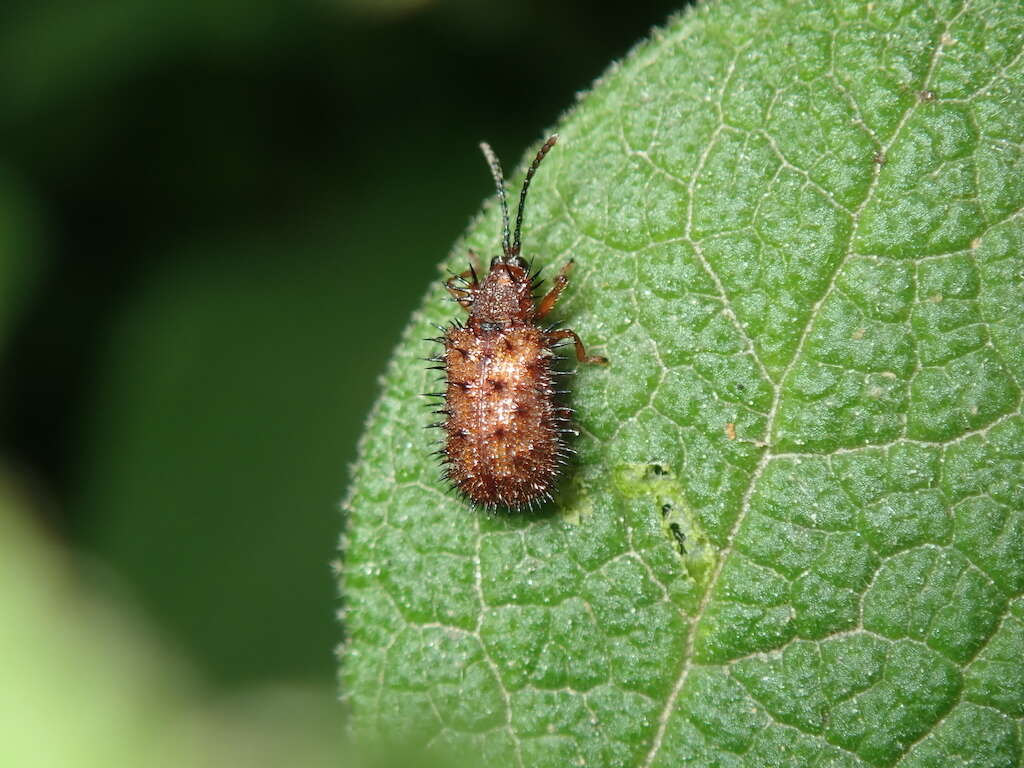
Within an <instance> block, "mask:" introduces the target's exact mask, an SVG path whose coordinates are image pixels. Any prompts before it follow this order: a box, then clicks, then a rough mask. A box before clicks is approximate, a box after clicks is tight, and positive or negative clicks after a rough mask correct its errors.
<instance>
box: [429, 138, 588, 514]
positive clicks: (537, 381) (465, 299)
mask: <svg viewBox="0 0 1024 768" xmlns="http://www.w3.org/2000/svg"><path fill="white" fill-rule="evenodd" d="M557 140H558V135H557V134H555V135H554V136H552V137H551V138H549V139H548V140H547V141H546V142H544V146H542V147H541V148H540V151H539V152H538V153H537V156H536V157H535V158H534V160H533V163H532V164H531V165H530V168H529V170H528V171H527V173H526V179H525V180H524V181H523V188H522V191H521V192H520V194H519V210H518V211H517V213H516V226H515V237H514V239H512V240H511V242H510V238H509V234H510V232H509V215H508V202H507V200H506V197H505V180H504V176H503V174H502V171H501V164H500V163H499V162H498V158H497V157H496V156H495V154H494V152H493V151H492V150H491V148H490V147H489V146H488V145H487V144H481V145H480V147H481V149H483V152H484V155H485V156H486V158H487V161H488V164H489V165H490V167H491V173H492V174H493V175H494V182H495V185H496V186H497V188H498V198H499V200H500V201H501V212H502V223H503V238H502V253H501V255H499V256H495V257H494V258H493V259H492V260H491V265H490V268H489V269H488V271H487V274H486V275H485V276H484V278H483V280H481V279H480V278H479V276H478V269H479V259H478V257H477V255H476V254H475V253H473V252H472V251H470V256H471V259H472V261H471V266H470V268H469V269H468V270H466V271H465V272H463V273H462V274H460V275H454V276H452V277H451V278H449V279H448V280H447V281H446V282H445V288H446V289H447V290H448V292H449V293H450V294H451V295H452V296H453V297H454V300H455V301H456V302H458V303H459V304H460V305H461V306H462V307H464V308H465V309H466V310H467V312H468V313H469V318H468V319H467V320H466V322H465V324H460V323H458V322H455V323H453V324H452V325H451V326H450V327H448V328H446V329H443V330H444V335H443V336H441V337H439V338H438V339H434V341H438V342H440V343H441V344H442V345H443V346H444V351H443V353H442V354H441V355H439V356H437V357H434V358H430V360H432V361H434V362H436V363H439V365H437V366H435V368H437V369H438V370H443V371H444V374H445V378H446V381H447V385H446V388H445V391H444V392H438V393H433V394H434V395H437V396H441V397H443V398H444V404H443V405H442V407H441V408H440V409H439V410H438V411H437V412H438V413H440V414H442V415H443V416H444V417H445V418H444V420H443V421H439V422H438V423H437V424H433V425H431V426H435V427H439V428H441V429H442V430H444V432H445V444H444V447H443V448H442V449H441V450H440V451H439V452H438V453H439V454H440V455H441V456H442V458H443V461H444V463H445V464H447V468H446V470H445V479H447V480H448V481H449V482H450V483H451V484H452V487H453V488H457V489H458V490H459V491H461V492H462V493H463V494H464V495H465V496H466V498H468V499H469V500H470V501H472V502H474V503H476V504H479V505H480V506H483V507H486V508H496V507H508V508H510V509H519V508H521V507H532V506H533V505H534V504H535V503H539V502H541V501H542V500H544V499H551V498H552V490H553V488H554V486H555V482H556V481H557V479H558V474H559V471H560V470H561V467H562V466H563V465H564V464H565V462H566V459H567V456H568V454H569V453H571V450H572V449H571V448H569V446H568V445H567V444H566V435H567V434H575V430H574V429H573V428H572V425H571V416H572V410H571V409H570V408H569V407H568V406H566V405H564V404H559V403H558V402H556V398H557V396H558V395H560V394H563V392H560V391H559V390H558V389H556V387H555V381H554V380H555V377H556V376H559V375H561V374H560V372H558V371H556V370H554V368H553V364H554V361H555V359H556V357H555V353H554V352H553V348H554V347H555V346H556V345H558V343H559V342H560V341H562V340H564V339H572V340H573V343H574V344H575V347H576V359H577V360H578V361H580V362H584V363H600V364H605V363H607V362H608V361H607V359H605V358H604V357H600V356H596V355H587V353H586V350H585V349H584V347H583V342H582V341H580V337H579V336H577V335H576V333H575V332H574V331H571V330H569V329H564V328H563V329H555V328H546V329H545V328H541V327H540V326H539V325H537V321H538V320H540V319H541V318H543V317H544V316H545V315H547V314H548V312H550V311H551V309H552V308H553V307H554V306H555V303H556V302H557V301H558V297H559V296H560V295H561V294H562V291H563V290H565V286H566V285H567V284H568V282H569V272H570V271H571V270H572V267H573V261H572V260H570V261H569V262H567V263H566V264H565V266H563V267H562V269H561V271H560V272H559V273H558V275H557V276H556V277H555V279H554V283H553V285H552V288H551V290H550V291H548V292H547V294H545V295H544V297H543V298H542V299H541V300H540V301H539V302H535V300H534V295H533V291H534V288H536V287H537V286H538V285H539V280H538V278H537V274H536V273H535V274H533V275H531V274H530V265H529V264H528V263H527V262H526V261H525V260H524V259H523V258H522V256H520V246H521V240H520V236H521V231H522V225H523V207H524V204H525V202H526V193H527V190H528V189H529V187H530V181H531V180H532V179H533V175H534V173H535V172H536V171H537V168H538V166H539V165H540V164H541V161H542V160H543V159H544V156H545V155H547V153H548V151H549V150H550V149H551V148H552V147H553V146H554V145H555V142H556V141H557ZM474 262H475V263H476V266H472V264H473V263H474ZM480 271H481V272H482V270H480Z"/></svg>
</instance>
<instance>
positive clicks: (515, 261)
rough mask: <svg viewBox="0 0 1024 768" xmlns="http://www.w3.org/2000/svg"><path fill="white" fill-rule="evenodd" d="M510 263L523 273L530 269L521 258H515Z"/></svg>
mask: <svg viewBox="0 0 1024 768" xmlns="http://www.w3.org/2000/svg"><path fill="white" fill-rule="evenodd" d="M512 263H513V264H515V265H516V266H517V267H519V268H520V269H521V270H523V271H524V272H526V271H528V270H529V269H530V265H529V264H528V263H527V261H526V259H524V258H523V257H522V256H516V257H515V258H514V259H513V260H512Z"/></svg>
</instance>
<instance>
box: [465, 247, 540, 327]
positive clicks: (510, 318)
mask: <svg viewBox="0 0 1024 768" xmlns="http://www.w3.org/2000/svg"><path fill="white" fill-rule="evenodd" d="M532 314H533V291H532V290H531V286H530V275H529V273H528V272H527V271H526V270H525V269H522V268H521V267H519V266H518V265H516V264H507V263H501V262H499V263H497V264H494V265H493V266H492V267H491V270H490V272H488V273H487V277H486V279H485V280H484V282H483V284H482V285H481V286H480V287H479V288H478V289H477V290H476V291H475V293H474V296H473V305H472V307H470V310H469V322H470V324H471V325H474V326H476V327H479V328H483V329H484V330H487V329H488V326H492V327H494V330H497V329H498V328H506V327H508V326H510V325H515V324H517V323H520V322H525V321H527V320H529V318H530V317H531V316H532Z"/></svg>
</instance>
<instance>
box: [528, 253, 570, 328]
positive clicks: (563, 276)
mask: <svg viewBox="0 0 1024 768" xmlns="http://www.w3.org/2000/svg"><path fill="white" fill-rule="evenodd" d="M574 266H576V262H575V261H573V260H572V259H569V260H568V261H567V262H565V266H564V267H562V269H561V270H559V272H558V274H557V275H555V279H554V280H553V281H552V285H551V290H550V291H548V292H547V293H546V294H544V298H543V299H541V300H540V303H539V304H538V305H537V312H536V313H535V314H534V317H536V318H541V317H544V315H546V314H547V313H548V312H550V311H551V309H552V308H553V307H554V306H555V302H557V301H558V297H559V296H561V295H562V291H564V290H565V286H567V285H568V284H569V273H570V272H572V268H573V267H574Z"/></svg>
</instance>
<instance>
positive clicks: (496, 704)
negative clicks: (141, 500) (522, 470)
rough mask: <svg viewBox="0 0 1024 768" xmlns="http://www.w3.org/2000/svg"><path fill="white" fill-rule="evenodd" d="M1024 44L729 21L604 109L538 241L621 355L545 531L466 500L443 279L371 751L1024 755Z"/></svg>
mask: <svg viewBox="0 0 1024 768" xmlns="http://www.w3.org/2000/svg"><path fill="white" fill-rule="evenodd" d="M1022 51H1024V12H1022V10H1021V9H1020V7H1019V6H1017V5H1016V4H1013V3H1006V2H996V1H995V0H989V1H988V2H985V1H979V2H974V3H958V2H944V1H941V0H939V1H937V2H932V3H924V2H919V1H917V0H907V1H906V2H878V3H862V2H854V1H852V0H851V1H849V2H841V1H840V0H834V1H833V2H826V1H825V0H819V1H818V2H802V3H784V2H756V3H747V2H740V1H739V0H734V1H723V2H716V3H709V4H707V5H702V6H700V7H698V8H697V9H695V10H692V11H690V12H687V13H685V14H683V15H682V16H680V17H679V18H677V19H676V20H674V21H673V22H672V23H670V24H669V25H668V26H667V27H666V28H665V29H663V30H660V31H657V32H655V34H654V35H653V36H652V38H651V40H650V41H648V42H647V43H645V44H644V45H642V46H640V47H639V48H638V49H637V50H635V51H634V52H633V53H632V54H631V55H630V56H629V57H628V58H627V60H626V61H624V62H623V63H622V64H621V65H615V66H613V67H612V68H611V69H610V70H609V71H608V72H607V73H606V75H605V76H604V77H603V78H602V79H601V80H600V81H598V83H597V84H596V85H595V87H594V89H593V91H592V92H590V93H589V94H588V95H587V96H586V97H585V98H584V99H583V100H582V102H581V103H580V104H579V105H578V107H577V108H575V109H574V110H573V111H572V112H570V113H569V114H567V115H566V116H565V118H564V119H563V121H562V122H561V123H560V125H559V132H560V134H561V136H562V140H561V141H560V143H559V145H558V146H557V147H556V148H555V150H553V151H552V152H551V154H550V155H549V158H548V159H547V160H546V161H545V164H544V165H543V167H542V168H541V170H540V172H539V173H538V176H537V179H536V181H535V183H534V186H533V188H532V191H531V200H530V210H529V212H528V214H527V220H526V233H525V237H524V246H525V251H526V254H527V256H528V257H529V256H532V255H536V260H537V263H538V264H540V265H542V266H544V267H545V272H546V274H547V275H549V276H550V275H551V274H552V273H553V271H554V270H555V269H557V267H558V266H559V265H561V264H562V263H563V262H564V261H565V260H566V259H567V258H568V257H569V256H570V255H571V256H573V257H574V258H575V259H576V261H577V269H576V271H575V272H574V275H573V282H572V284H571V285H570V286H569V288H568V290H567V292H566V295H565V298H564V300H563V302H562V303H561V304H560V306H559V309H558V319H560V320H562V321H564V323H565V324H566V325H567V326H568V327H571V328H574V329H575V330H577V331H578V332H579V333H580V335H581V337H582V338H583V339H584V341H585V342H586V343H587V344H588V348H592V351H594V352H597V353H599V354H605V355H607V356H608V357H609V358H610V360H611V364H610V365H609V366H607V367H606V368H599V367H595V366H580V369H579V374H578V375H577V376H576V377H575V379H576V381H575V389H574V406H575V408H576V409H577V420H578V424H579V426H580V428H581V432H582V434H581V436H580V439H579V440H578V442H577V443H576V446H575V447H576V449H577V450H578V452H579V457H578V462H577V463H576V465H575V466H574V467H573V468H572V469H571V471H570V472H569V473H568V475H567V477H566V479H565V481H564V482H563V483H562V486H561V488H560V489H559V493H558V497H557V500H556V504H555V505H552V506H550V507H548V508H545V509H544V510H542V511H541V512H540V513H537V514H532V515H531V514H519V515H488V514H485V513H481V512H479V511H476V510H473V509H470V508H468V507H467V506H466V505H465V504H464V503H462V502H461V501H460V500H459V499H458V498H456V497H455V496H454V495H453V494H451V493H449V492H448V491H446V489H445V487H444V485H443V484H442V482H441V481H440V479H439V469H438V467H437V466H436V463H435V461H434V460H433V459H432V458H431V457H430V456H429V455H428V454H429V453H430V451H431V450H433V449H434V447H436V446H435V445H434V443H435V442H436V441H435V440H434V439H433V438H432V437H431V435H430V434H428V432H427V431H426V430H424V429H423V427H424V426H425V425H426V424H428V423H429V422H430V421H431V420H432V419H433V417H431V416H430V415H429V414H428V413H427V412H426V409H424V408H423V407H422V401H421V399H420V398H418V397H417V394H418V393H420V392H426V391H432V390H436V389H437V385H436V384H435V383H432V381H431V376H430V375H428V373H431V372H427V371H425V370H424V364H423V363H422V362H420V361H419V359H418V358H422V357H424V356H426V355H428V354H431V353H432V351H431V349H430V345H429V344H428V343H426V342H423V341H421V339H423V338H424V337H429V336H434V335H436V330H432V327H431V324H434V323H437V324H444V323H447V322H448V321H450V320H451V319H453V318H454V317H455V312H454V310H455V308H454V307H453V305H452V304H450V303H448V302H446V301H445V300H444V293H443V290H442V289H441V286H440V282H439V283H438V284H437V285H436V286H435V287H434V288H433V289H432V290H431V292H430V293H429V295H428V297H427V299H426V301H425V302H424V305H423V307H422V308H421V310H420V311H419V312H417V313H416V315H415V316H414V318H413V321H412V323H411V325H410V327H409V329H408V331H407V333H406V334H405V337H404V339H403V341H402V343H401V344H400V345H399V347H398V349H397V351H396V353H395V356H394V359H393V361H392V364H391V365H390V367H389V368H388V371H387V373H386V375H385V377H384V380H383V386H384V390H383V393H382V395H381V397H380V400H379V401H378V403H377V405H376V407H375V409H374V411H373V414H372V415H371V417H370V420H369V423H368V425H367V430H366V433H365V436H364V439H363V441H362V444H361V453H360V461H359V464H358V466H357V468H356V473H355V479H354V483H353V487H352V490H351V493H350V497H349V499H348V501H347V504H346V510H347V514H348V516H349V521H348V532H347V535H346V543H345V547H344V550H345V551H344V560H345V565H344V577H343V590H344V598H345V601H346V606H347V615H346V627H347V632H348V636H349V637H348V641H347V644H346V647H345V649H344V654H343V657H342V679H343V686H344V689H345V693H346V694H347V695H348V696H349V697H350V700H351V706H352V711H353V718H354V723H355V725H356V728H357V729H358V730H360V731H361V732H363V733H367V734H376V735H378V736H383V737H386V738H395V737H396V736H399V735H406V736H411V737H421V738H425V739H427V740H429V741H431V742H432V743H435V744H441V745H450V746H454V747H456V748H457V749H460V750H462V751H463V752H464V753H469V754H478V755H480V756H482V757H483V759H484V761H485V763H488V764H495V765H513V766H515V765H521V766H566V765H593V766H676V765H690V764H692V765H716V766H739V765H744V766H746V765H766V766H768V765H771V766H775V765H783V764H784V765H793V766H804V765H808V766H810V765H815V766H817V765H829V766H890V765H896V764H900V765H906V766H933V765H934V766H940V765H951V764H960V763H963V764H970V765H977V766H981V765H985V766H1004V765H1005V766H1009V765H1016V764H1018V763H1019V761H1020V760H1021V722H1022V716H1024V672H1022V671H1021V670H1022V667H1021V664H1020V662H1019V659H1020V658H1021V657H1022V654H1024V601H1022V599H1021V594H1022V589H1024V485H1022V482H1021V478H1022V477H1024V466H1022V464H1024V419H1022V418H1021V393H1022V390H1021V382H1024V257H1022V244H1024V221H1022V217H1021V211H1022V210H1024V61H1022V56H1024V54H1022ZM467 151H468V150H467ZM520 170H522V169H520ZM481 173H482V174H483V173H485V171H484V169H483V166H481ZM519 178H521V175H520V177H519ZM497 232H498V220H497V211H496V210H495V206H493V205H492V206H489V207H487V208H486V209H485V213H484V215H483V216H482V217H481V218H480V219H479V220H477V221H476V222H475V223H474V224H473V225H472V226H471V228H470V230H469V232H468V233H467V236H466V238H465V241H464V242H462V243H460V244H459V245H458V247H457V248H456V249H455V250H454V251H453V253H452V255H451V257H450V259H449V260H448V262H447V266H448V267H449V268H451V269H453V270H454V271H461V270H462V269H464V268H465V266H464V264H465V261H466V257H465V252H466V249H467V248H473V249H475V250H477V251H479V252H481V253H486V254H492V253H494V252H495V249H496V241H497Z"/></svg>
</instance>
